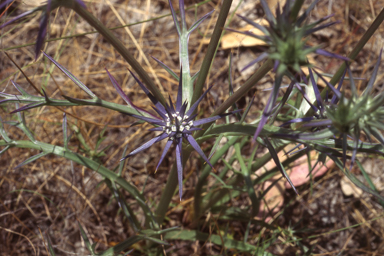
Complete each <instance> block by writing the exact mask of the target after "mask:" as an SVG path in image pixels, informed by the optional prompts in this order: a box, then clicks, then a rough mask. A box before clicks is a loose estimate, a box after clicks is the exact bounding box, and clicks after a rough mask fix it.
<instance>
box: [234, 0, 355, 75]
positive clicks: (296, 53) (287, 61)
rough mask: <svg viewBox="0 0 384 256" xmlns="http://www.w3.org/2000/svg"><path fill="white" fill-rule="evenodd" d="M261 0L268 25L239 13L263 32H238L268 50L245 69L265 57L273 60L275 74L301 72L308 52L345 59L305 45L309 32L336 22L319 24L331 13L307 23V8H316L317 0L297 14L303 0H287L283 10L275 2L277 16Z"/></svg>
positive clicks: (318, 46)
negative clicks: (253, 38)
mask: <svg viewBox="0 0 384 256" xmlns="http://www.w3.org/2000/svg"><path fill="white" fill-rule="evenodd" d="M260 2H261V4H262V7H263V9H264V12H265V14H266V19H267V21H268V24H269V26H266V27H264V26H262V25H260V24H258V23H256V22H253V21H251V20H249V19H247V18H245V17H242V16H240V15H239V17H240V18H241V19H243V20H244V21H246V22H247V23H249V24H251V25H253V26H254V27H256V28H257V29H258V30H260V31H261V32H263V33H264V36H260V35H256V34H254V33H252V32H239V33H242V34H246V35H249V36H252V37H255V38H257V39H260V40H263V41H264V42H265V43H266V44H267V46H268V50H267V51H266V52H264V53H262V54H261V55H260V56H259V57H258V58H256V59H255V60H254V61H252V62H251V63H250V64H248V65H247V66H246V68H247V67H249V66H251V65H253V64H255V63H257V62H259V61H262V60H264V59H267V58H268V59H271V60H273V61H274V63H275V70H276V71H277V73H278V74H284V73H285V72H286V71H289V72H291V73H299V74H301V73H302V72H301V67H303V66H308V65H309V63H308V61H307V59H308V54H310V53H317V54H321V55H325V56H331V57H337V58H340V59H343V60H348V58H345V57H343V56H340V55H336V54H332V53H329V52H327V51H325V50H322V49H320V45H317V46H313V47H310V46H308V45H307V44H306V42H307V37H308V36H309V35H311V34H312V33H314V32H316V31H319V30H321V29H324V28H326V27H329V26H331V25H333V24H335V23H336V22H329V23H326V24H323V25H321V26H318V25H319V24H320V23H322V22H324V21H325V20H327V19H329V18H330V17H332V15H329V16H326V17H324V18H321V19H319V20H317V21H315V22H313V23H311V24H307V23H306V19H307V17H308V15H309V13H310V11H311V10H312V9H313V8H314V7H315V5H316V3H317V2H318V0H316V1H314V2H313V3H312V4H311V5H310V6H309V7H308V8H307V9H306V10H305V11H304V13H303V14H302V15H300V16H298V15H297V13H298V10H299V9H300V7H301V5H302V2H303V1H295V2H292V1H291V0H287V1H286V3H285V5H284V7H283V8H282V11H280V5H279V4H277V8H276V17H274V16H273V14H272V12H271V10H270V9H269V6H268V4H267V2H266V1H265V0H260ZM237 32H238V31H237Z"/></svg>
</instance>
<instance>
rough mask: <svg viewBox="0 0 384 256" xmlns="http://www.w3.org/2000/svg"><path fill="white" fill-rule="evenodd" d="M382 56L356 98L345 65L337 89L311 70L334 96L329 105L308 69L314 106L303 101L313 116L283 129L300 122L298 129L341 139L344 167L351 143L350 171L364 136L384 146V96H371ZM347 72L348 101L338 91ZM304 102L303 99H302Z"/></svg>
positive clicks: (349, 70) (308, 101) (307, 100)
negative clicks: (322, 131) (314, 130)
mask: <svg viewBox="0 0 384 256" xmlns="http://www.w3.org/2000/svg"><path fill="white" fill-rule="evenodd" d="M381 56H382V50H381V51H380V54H379V59H378V60H377V62H376V65H375V67H374V70H373V74H372V76H371V78H370V79H369V82H368V84H367V87H366V88H365V90H364V91H363V92H362V93H361V95H358V92H357V88H356V85H355V82H354V78H353V77H352V72H351V69H350V67H349V65H348V64H347V67H346V70H345V71H344V73H343V76H342V77H341V80H340V82H339V85H338V87H337V88H335V87H334V86H333V85H332V84H330V83H329V82H328V81H326V80H325V79H324V77H323V76H322V75H321V74H319V73H318V72H317V71H316V70H313V71H314V72H315V73H316V74H317V75H318V77H319V78H320V79H322V80H323V81H324V83H326V84H327V86H328V88H330V90H331V91H332V92H333V96H332V98H331V100H330V101H329V99H328V96H326V97H325V99H324V100H323V99H322V98H321V95H320V91H319V89H318V87H317V83H316V81H315V77H314V74H313V72H312V70H311V69H308V70H309V75H310V81H311V87H313V90H314V95H315V99H316V105H315V103H314V102H313V103H312V102H311V100H310V99H306V102H307V103H308V104H310V105H311V107H312V112H311V113H312V116H305V117H300V118H297V119H293V120H290V121H289V122H286V123H285V124H283V126H284V125H287V124H291V123H299V122H300V123H303V124H302V125H301V126H302V127H313V128H314V129H316V130H321V129H324V128H325V129H329V130H331V131H332V132H333V133H334V135H335V136H338V137H340V138H341V141H342V149H343V154H342V156H343V165H344V166H345V163H346V159H347V149H348V147H350V146H351V145H349V143H348V140H349V139H352V140H353V144H352V150H353V153H352V157H351V165H350V168H351V167H352V166H353V164H354V162H355V158H356V153H357V150H358V149H359V145H360V144H361V143H362V141H361V140H360V139H361V136H362V135H363V133H364V134H365V136H366V139H367V140H368V141H372V139H373V138H375V139H376V140H377V141H379V142H380V143H381V144H382V145H384V137H383V135H382V133H381V131H382V130H383V129H384V123H383V120H384V107H383V103H384V95H383V94H379V95H377V96H375V97H374V96H372V91H373V88H374V83H375V80H376V76H377V72H378V68H379V65H380V62H381ZM347 72H348V75H349V77H348V79H349V81H350V85H351V88H350V89H351V92H352V96H351V97H350V98H347V97H346V96H345V93H344V92H341V91H340V90H341V87H342V84H343V81H344V80H345V79H346V78H345V75H346V73H347ZM304 98H306V96H305V95H304ZM333 153H335V152H333ZM329 155H332V152H329ZM337 155H339V154H337Z"/></svg>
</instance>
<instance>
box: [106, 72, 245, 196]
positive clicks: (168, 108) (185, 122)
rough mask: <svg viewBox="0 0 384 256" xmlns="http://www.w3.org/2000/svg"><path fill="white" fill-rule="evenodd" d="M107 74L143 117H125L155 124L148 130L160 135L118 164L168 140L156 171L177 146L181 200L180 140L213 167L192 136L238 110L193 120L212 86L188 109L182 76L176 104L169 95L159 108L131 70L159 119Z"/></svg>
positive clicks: (154, 98) (158, 104)
mask: <svg viewBox="0 0 384 256" xmlns="http://www.w3.org/2000/svg"><path fill="white" fill-rule="evenodd" d="M107 73H108V75H109V77H110V79H111V81H112V83H113V85H114V86H115V88H116V89H117V91H118V93H119V94H120V96H121V97H122V98H123V99H124V100H125V101H126V102H129V104H130V105H131V106H134V107H135V108H136V110H137V111H138V112H139V113H141V114H143V115H136V114H128V115H130V116H132V117H134V118H137V119H140V120H143V121H145V122H148V123H150V124H152V125H154V126H155V127H154V128H151V129H150V131H154V132H162V133H161V134H160V135H158V136H156V137H155V138H153V139H151V140H149V141H147V142H146V143H144V144H143V145H141V146H140V147H138V148H136V149H135V150H133V151H132V152H131V153H129V154H128V155H126V156H125V157H123V158H122V159H121V160H120V161H123V160H125V159H127V158H128V157H130V156H133V155H136V154H137V153H139V152H141V151H143V150H145V149H147V148H149V147H151V146H152V145H153V144H155V143H157V142H160V141H162V140H164V139H167V138H168V141H167V143H166V144H165V147H164V150H163V153H162V154H161V156H160V160H159V163H158V164H157V166H156V170H157V169H158V168H159V166H160V164H161V163H162V161H163V160H164V157H165V155H166V154H167V152H168V150H169V149H170V147H171V146H172V144H174V145H175V147H176V166H177V176H178V181H179V196H180V200H181V197H182V194H183V161H182V159H183V155H182V148H183V145H182V142H183V139H185V140H186V141H187V142H188V143H189V144H190V145H191V146H192V147H193V148H194V149H195V150H196V151H197V153H198V154H199V155H200V156H201V157H202V158H203V159H204V161H205V162H207V163H208V164H209V165H210V166H211V167H212V168H213V166H212V165H211V163H210V162H209V159H208V158H207V157H206V156H205V154H204V152H203V150H202V149H201V148H200V146H199V144H198V143H197V142H196V140H195V139H194V138H193V135H192V133H193V132H194V131H197V130H201V128H198V127H197V126H199V125H203V124H207V123H211V122H213V121H216V120H217V119H219V118H221V117H224V116H228V115H231V114H234V113H237V112H239V111H240V110H237V111H233V112H229V113H225V114H221V115H216V116H212V117H208V118H203V119H200V120H194V119H195V118H196V116H197V114H194V112H195V110H196V109H197V107H198V105H199V103H200V102H201V101H202V99H203V98H204V97H205V95H206V94H207V93H208V92H209V90H210V89H211V88H212V87H213V85H211V86H210V87H209V88H208V89H207V90H206V91H205V92H204V93H203V94H202V95H201V96H200V98H199V99H198V100H197V101H196V102H195V103H194V104H193V105H192V106H191V107H190V108H189V109H188V110H187V106H188V103H187V101H184V102H182V97H183V95H182V92H183V90H182V89H183V88H182V81H183V79H182V77H180V79H179V86H178V92H177V99H176V103H175V104H174V103H173V102H172V99H171V97H170V96H169V102H168V103H166V104H165V105H162V104H161V103H160V101H159V100H158V99H156V97H155V96H154V95H153V94H152V93H150V92H149V90H148V89H147V88H146V87H145V86H144V85H143V83H142V82H141V81H140V80H139V79H138V78H137V77H136V76H135V75H134V74H133V73H132V72H131V71H130V73H131V75H132V76H133V78H134V79H135V80H136V82H137V83H138V84H139V86H140V88H141V89H142V90H143V91H144V93H145V94H146V95H147V97H148V98H149V99H150V100H151V102H152V103H153V105H154V106H152V108H153V110H155V112H156V113H157V114H158V116H156V115H153V114H151V113H149V112H146V111H143V110H142V109H140V108H138V107H137V106H135V105H134V104H133V103H132V102H131V101H130V100H129V98H128V97H127V96H126V95H125V94H124V93H123V91H122V90H121V87H120V86H119V85H118V83H117V81H116V80H115V79H114V78H113V76H112V75H111V74H110V73H109V72H108V70H107ZM180 74H182V70H180Z"/></svg>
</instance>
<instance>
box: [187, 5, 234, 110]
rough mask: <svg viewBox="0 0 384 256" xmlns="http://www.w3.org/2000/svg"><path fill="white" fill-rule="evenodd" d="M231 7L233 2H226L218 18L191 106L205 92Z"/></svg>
mask: <svg viewBox="0 0 384 256" xmlns="http://www.w3.org/2000/svg"><path fill="white" fill-rule="evenodd" d="M231 5H232V0H224V2H223V6H222V7H221V10H220V13H219V17H218V18H217V22H216V25H215V28H214V30H213V33H212V37H211V40H210V42H209V45H208V48H207V53H206V55H205V57H204V60H203V63H202V64H201V68H200V73H199V77H198V78H197V81H196V86H195V91H194V92H193V97H192V102H191V104H193V103H194V102H195V101H196V100H197V99H198V98H199V97H200V95H201V93H202V91H203V86H204V83H205V80H206V79H207V76H208V73H209V68H210V66H211V63H212V61H213V57H214V56H215V52H216V48H217V45H218V44H219V41H220V38H221V33H222V32H223V28H224V26H225V21H226V20H227V17H228V13H229V9H230V8H231ZM223 112H224V111H223ZM223 112H222V113H223Z"/></svg>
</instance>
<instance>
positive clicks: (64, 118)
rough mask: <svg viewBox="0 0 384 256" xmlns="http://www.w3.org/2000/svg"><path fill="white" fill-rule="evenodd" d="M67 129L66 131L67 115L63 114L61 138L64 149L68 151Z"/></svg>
mask: <svg viewBox="0 0 384 256" xmlns="http://www.w3.org/2000/svg"><path fill="white" fill-rule="evenodd" d="M67 133H68V129H67V114H65V113H63V137H64V148H65V149H66V150H68V134H67Z"/></svg>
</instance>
